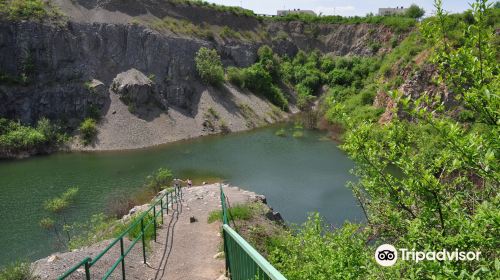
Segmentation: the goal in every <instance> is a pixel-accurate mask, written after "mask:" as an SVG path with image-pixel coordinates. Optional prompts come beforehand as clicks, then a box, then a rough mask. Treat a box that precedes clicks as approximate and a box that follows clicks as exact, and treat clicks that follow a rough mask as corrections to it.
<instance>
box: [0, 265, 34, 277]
mask: <svg viewBox="0 0 500 280" xmlns="http://www.w3.org/2000/svg"><path fill="white" fill-rule="evenodd" d="M37 279H40V277H38V276H35V275H34V272H33V269H32V268H31V264H30V263H29V262H15V263H11V264H8V265H6V266H5V267H3V268H2V269H1V270H0V280H37Z"/></svg>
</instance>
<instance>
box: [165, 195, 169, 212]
mask: <svg viewBox="0 0 500 280" xmlns="http://www.w3.org/2000/svg"><path fill="white" fill-rule="evenodd" d="M165 198H166V199H167V207H165V209H167V215H168V193H167V194H166V195H165Z"/></svg>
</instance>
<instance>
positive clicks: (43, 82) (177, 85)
mask: <svg viewBox="0 0 500 280" xmlns="http://www.w3.org/2000/svg"><path fill="white" fill-rule="evenodd" d="M58 2H61V3H62V4H66V5H70V6H68V7H67V11H73V13H72V14H70V17H69V19H68V21H67V22H65V23H64V24H50V23H39V22H28V21H17V22H16V21H0V77H1V76H3V77H10V78H11V79H10V80H14V81H18V82H14V83H13V82H6V79H1V78H0V100H1V101H2V102H0V117H7V118H11V119H19V120H21V121H22V122H23V123H31V124H32V123H34V122H36V121H37V120H38V119H39V118H41V117H48V118H50V119H54V120H59V121H61V122H62V123H63V124H67V125H68V126H71V127H74V126H76V125H77V124H78V123H79V121H81V120H82V119H83V118H84V117H86V116H88V115H89V114H91V113H95V111H96V110H97V111H101V113H103V111H105V110H106V108H107V105H108V104H109V96H108V91H107V89H108V88H109V87H110V85H111V83H112V80H113V79H114V78H115V77H116V76H117V75H118V74H119V73H122V72H125V71H128V70H130V69H132V68H135V69H137V70H139V71H140V72H142V73H144V74H145V75H146V76H148V77H149V78H150V79H151V80H152V81H153V82H154V84H155V89H156V91H157V93H158V94H160V95H161V99H162V100H166V101H167V103H168V104H167V105H168V106H174V107H176V108H180V109H181V110H185V111H186V112H187V114H190V112H193V111H195V110H196V108H195V107H196V106H197V104H196V100H197V96H199V95H200V93H201V92H202V91H203V90H204V88H205V86H204V85H203V84H202V83H201V81H200V79H199V77H198V74H197V72H196V66H195V62H194V56H195V53H196V52H197V51H198V49H199V48H200V47H201V46H206V47H212V48H216V49H217V50H218V52H219V53H220V54H221V57H222V60H223V64H224V65H225V66H228V65H235V66H239V67H245V66H248V65H251V64H252V63H254V62H255V61H256V59H257V50H258V48H259V47H260V46H261V45H262V44H269V45H271V46H273V48H274V50H275V51H276V52H278V53H279V54H282V55H283V54H287V55H289V56H292V55H294V54H295V53H296V52H297V51H298V50H299V49H304V50H308V51H310V50H315V49H317V50H320V51H321V52H323V53H331V54H334V55H373V54H374V53H373V51H372V49H370V44H371V43H373V42H382V43H383V42H388V41H389V40H390V38H391V37H392V32H391V30H390V29H389V28H387V27H384V26H380V25H368V24H358V25H352V24H350V25H342V24H334V25H328V24H317V25H309V24H305V23H302V22H273V21H263V22H261V21H262V20H261V21H259V20H257V19H256V18H253V17H248V16H241V15H240V16H238V15H234V14H231V13H229V12H217V11H215V10H213V9H209V8H203V7H190V6H186V5H176V4H172V3H170V2H168V3H166V2H165V1H159V0H147V1H146V0H145V1H139V2H137V1H125V2H124V1H112V0H109V1H108V0H107V1H97V0H92V1H90V0H89V1H87V0H79V1H78V5H81V6H78V8H75V7H76V6H74V5H76V4H74V3H73V2H68V1H67V0H57V1H56V3H58ZM129 2H130V3H129ZM132 2H133V3H132ZM164 2H165V3H164ZM72 3H73V4H72ZM75 3H76V2H75ZM58 4H59V3H58ZM62 4H61V5H62ZM160 4H161V5H160ZM82 9H91V10H85V11H86V13H89V11H90V13H93V12H92V11H96V13H98V12H97V11H101V12H102V11H103V9H105V11H107V12H106V13H119V15H116V17H123V16H122V15H126V17H130V16H138V15H144V14H148V15H150V14H154V15H155V17H157V18H161V17H163V16H167V15H168V16H176V17H178V18H181V19H186V20H190V21H193V22H196V23H198V24H201V23H202V22H204V21H205V20H206V23H207V24H215V25H218V26H224V25H229V26H230V27H231V28H233V29H235V30H237V31H238V30H240V31H245V30H254V31H255V30H260V31H262V30H265V31H266V32H268V34H269V38H267V39H264V40H263V41H249V40H219V39H217V40H208V39H200V38H195V37H193V36H188V35H177V34H174V33H172V34H165V33H160V32H157V31H154V30H152V29H150V28H148V27H147V26H145V25H141V24H125V23H117V22H120V21H116V20H115V18H113V20H111V19H110V22H106V17H104V18H101V19H99V22H85V21H84V20H82V18H78V17H77V16H76V15H77V14H78V13H79V12H78V11H82ZM63 10H64V9H63ZM68 13H69V12H68ZM113 15H115V14H113ZM194 15H196V16H200V17H198V18H196V17H194ZM200 20H201V21H200ZM113 21H116V22H115V23H112V22H113ZM283 33H284V34H287V36H286V38H282V37H283V36H281V37H280V36H279V35H280V34H281V35H283ZM383 51H384V50H383V49H382V50H380V52H383ZM20 80H22V81H23V82H19V81H20ZM92 80H98V81H100V82H102V84H103V86H101V87H99V90H94V89H91V88H89V87H88V83H89V82H90V81H92Z"/></svg>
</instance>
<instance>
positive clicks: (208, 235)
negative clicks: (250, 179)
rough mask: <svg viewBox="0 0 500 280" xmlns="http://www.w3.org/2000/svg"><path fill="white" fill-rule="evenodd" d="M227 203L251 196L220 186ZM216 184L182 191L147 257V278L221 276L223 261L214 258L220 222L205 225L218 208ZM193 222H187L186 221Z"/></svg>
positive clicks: (202, 279)
mask: <svg viewBox="0 0 500 280" xmlns="http://www.w3.org/2000/svg"><path fill="white" fill-rule="evenodd" d="M224 192H225V193H226V195H227V196H228V199H229V201H230V202H231V204H239V203H245V202H248V201H252V200H255V196H256V195H255V193H252V192H248V191H243V190H240V189H239V188H235V187H224ZM219 194H220V191H219V187H218V185H217V184H214V185H206V186H200V187H193V188H190V189H185V190H184V196H183V202H182V203H180V204H177V205H176V206H175V207H174V210H175V211H174V212H173V213H170V214H169V217H170V222H169V223H167V224H165V227H164V228H163V229H162V230H161V231H160V235H159V238H158V240H157V241H158V243H156V246H155V249H154V250H153V254H152V256H151V258H150V259H151V261H150V265H151V267H152V268H153V269H154V271H153V273H152V274H150V275H148V279H155V280H159V279H169V280H193V279H197V280H198V279H199V280H215V279H218V278H219V277H220V276H221V275H223V273H224V260H223V259H222V258H215V256H216V254H217V253H218V252H219V249H220V248H221V238H220V222H215V223H212V224H209V223H208V222H207V219H208V216H209V213H210V212H211V211H213V210H216V209H220V196H219ZM191 217H194V218H195V219H196V220H197V221H196V222H193V223H191V222H190V218H191Z"/></svg>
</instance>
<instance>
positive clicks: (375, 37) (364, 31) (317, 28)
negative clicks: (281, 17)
mask: <svg viewBox="0 0 500 280" xmlns="http://www.w3.org/2000/svg"><path fill="white" fill-rule="evenodd" d="M268 30H269V33H270V34H271V36H279V34H280V33H281V34H283V35H284V34H286V35H288V37H287V38H286V39H285V38H281V39H279V40H277V42H275V43H274V45H275V51H277V52H278V53H280V54H287V55H289V56H293V55H295V53H296V51H297V50H298V49H302V50H306V51H312V50H319V51H321V52H322V53H329V54H333V55H338V56H343V55H364V56H369V55H374V52H373V50H372V49H371V48H370V45H371V44H374V43H380V44H383V43H384V42H388V41H389V40H390V39H391V38H392V36H393V32H392V31H391V29H390V28H388V27H386V26H383V25H375V24H307V23H303V22H300V21H291V22H272V23H271V24H270V25H269V27H268ZM283 32H284V33H283Z"/></svg>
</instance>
